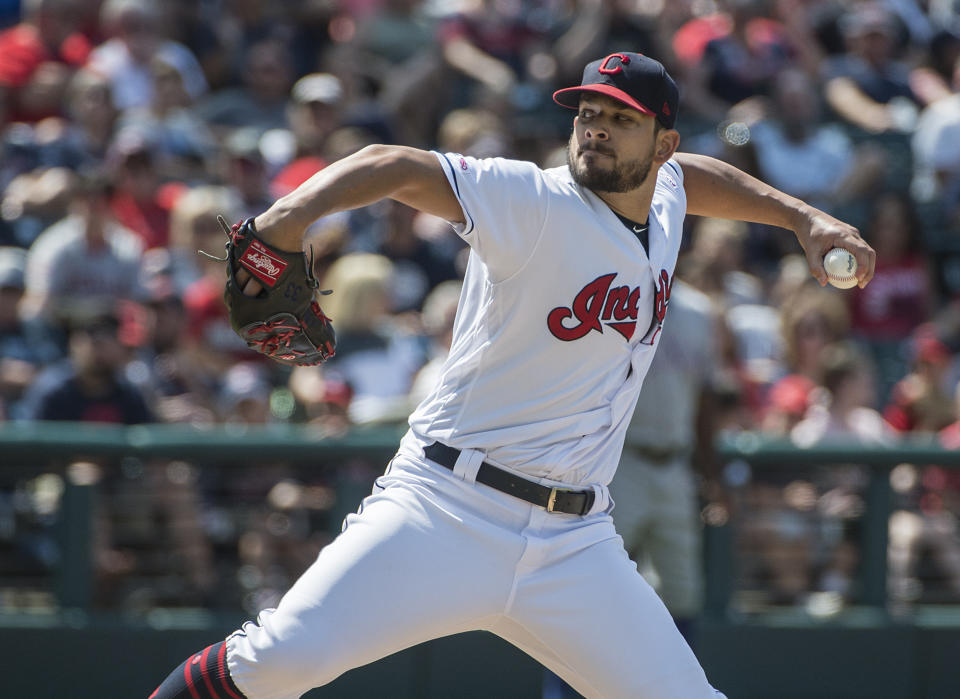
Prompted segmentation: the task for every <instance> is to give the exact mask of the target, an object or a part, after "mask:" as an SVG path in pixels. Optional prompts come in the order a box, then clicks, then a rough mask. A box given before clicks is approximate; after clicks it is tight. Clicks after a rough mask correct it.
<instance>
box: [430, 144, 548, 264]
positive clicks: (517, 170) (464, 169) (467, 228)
mask: <svg viewBox="0 0 960 699" xmlns="http://www.w3.org/2000/svg"><path fill="white" fill-rule="evenodd" d="M436 156H437V158H438V159H439V161H440V165H441V167H442V168H443V172H444V174H445V175H446V176H447V180H448V181H449V182H450V186H451V187H452V188H453V193H454V195H455V196H456V197H457V200H458V201H459V202H460V206H461V208H462V209H463V215H464V218H465V222H464V223H462V224H461V223H454V224H453V227H454V230H456V232H457V235H459V236H460V237H461V238H462V239H463V240H464V242H466V243H467V244H468V245H470V247H471V248H472V249H473V251H474V252H475V253H476V254H477V255H478V256H479V257H480V259H481V260H483V262H484V264H486V265H487V267H488V269H489V270H490V273H491V277H492V278H493V279H494V280H495V281H500V280H503V279H506V278H507V277H509V276H510V275H512V274H513V273H515V272H516V271H517V270H519V269H520V268H522V267H523V266H524V264H525V263H526V262H527V260H529V259H530V256H531V255H532V253H533V251H534V249H535V248H536V244H537V241H538V240H539V239H540V235H541V233H542V230H543V226H544V222H545V221H546V218H547V209H548V205H549V197H548V192H547V183H546V182H545V179H544V176H543V171H542V170H540V168H538V167H537V166H536V165H534V164H533V163H528V162H523V161H519V160H507V159H505V158H485V159H482V160H481V159H477V158H472V157H470V156H463V155H459V154H457V153H439V152H437V153H436Z"/></svg>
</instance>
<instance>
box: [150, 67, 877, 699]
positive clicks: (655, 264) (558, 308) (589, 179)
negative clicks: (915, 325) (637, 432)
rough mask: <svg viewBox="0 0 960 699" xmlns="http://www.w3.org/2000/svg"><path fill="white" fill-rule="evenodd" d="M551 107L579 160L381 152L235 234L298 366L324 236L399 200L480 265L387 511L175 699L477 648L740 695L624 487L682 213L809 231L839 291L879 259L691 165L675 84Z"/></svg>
mask: <svg viewBox="0 0 960 699" xmlns="http://www.w3.org/2000/svg"><path fill="white" fill-rule="evenodd" d="M554 99H555V100H556V101H557V102H558V103H559V104H561V105H563V106H565V107H569V108H571V109H572V110H574V117H573V131H572V133H571V136H570V142H569V153H568V164H567V166H565V167H559V168H554V169H549V170H542V169H540V168H538V167H537V166H535V165H533V164H531V163H528V162H518V161H514V160H506V159H502V158H491V159H484V160H478V159H474V158H471V157H465V156H462V155H459V154H456V153H435V152H426V151H421V150H417V149H414V148H406V147H402V146H370V147H367V148H364V149H363V150H361V151H359V152H358V153H356V154H354V155H352V156H349V157H347V158H344V159H342V160H340V161H338V162H336V163H334V164H333V165H331V166H329V167H327V168H326V169H324V170H322V171H320V172H318V173H317V174H315V175H314V176H313V177H312V178H310V179H309V180H307V181H306V182H305V183H304V184H302V185H301V186H300V187H299V188H298V189H297V190H295V191H294V192H292V193H291V194H289V195H287V196H285V197H283V198H281V199H279V200H278V201H277V202H276V203H275V204H274V205H273V206H271V207H270V208H269V209H268V210H267V211H265V212H264V213H262V214H261V215H259V216H257V217H256V218H255V219H252V220H251V221H249V222H247V223H245V224H242V225H238V226H235V227H234V229H233V230H232V231H231V234H230V242H229V243H228V255H227V257H228V259H229V260H230V261H229V265H230V269H229V270H228V276H229V283H228V287H229V288H228V298H229V300H230V304H231V313H233V314H235V315H236V316H237V318H236V320H235V326H236V327H237V329H238V331H240V332H241V335H243V336H244V337H245V338H246V339H247V341H248V343H250V344H251V346H252V347H254V348H256V349H258V350H259V351H262V352H264V353H265V354H267V355H269V356H272V357H274V358H276V359H278V360H280V361H286V362H291V363H316V362H319V361H323V359H324V358H325V357H327V356H329V355H330V354H331V353H332V352H335V349H336V348H335V337H334V335H333V333H332V329H331V328H330V325H331V324H330V321H329V320H327V319H326V317H325V316H323V313H322V311H321V310H320V306H319V303H318V301H317V298H318V297H317V295H316V291H317V289H316V280H313V279H309V278H307V275H306V274H305V273H304V268H305V267H306V268H309V264H305V263H304V262H303V260H299V259H297V256H300V257H302V255H301V253H300V251H301V249H302V238H303V232H304V230H305V229H306V227H307V226H308V225H309V224H310V223H311V222H313V221H314V220H316V219H317V218H319V217H321V216H326V215H329V214H331V213H333V212H337V211H343V210H346V209H353V208H357V207H362V206H366V205H368V204H372V203H373V202H376V201H379V200H381V199H384V198H390V199H393V200H396V201H399V202H403V203H405V204H408V205H410V206H412V207H414V208H416V209H419V210H421V211H425V212H428V213H431V214H435V215H437V216H441V217H443V218H445V219H446V220H448V221H450V222H451V224H452V225H453V229H454V231H455V232H456V234H457V235H459V236H460V237H461V238H462V239H463V240H464V241H465V242H466V243H467V244H469V246H470V248H471V250H470V260H469V264H468V267H467V271H466V276H465V279H464V286H463V292H462V295H461V299H460V304H459V307H458V311H457V316H456V321H455V327H454V331H453V333H454V337H453V344H452V347H451V349H450V355H449V358H448V359H447V362H446V365H445V367H444V369H443V371H442V373H441V375H440V378H439V381H438V383H437V385H436V388H435V389H434V391H433V393H431V394H430V395H429V396H427V398H425V399H424V401H423V402H422V403H421V404H420V405H419V407H418V408H417V409H416V410H415V411H414V413H413V415H411V417H410V421H409V424H410V429H409V431H408V432H407V434H406V436H405V437H404V438H403V440H402V441H401V444H400V446H399V450H398V452H397V454H396V456H395V457H394V458H393V460H392V461H391V462H390V464H389V465H388V467H387V469H386V472H385V473H384V474H383V476H381V477H380V478H378V479H377V481H376V483H375V485H374V488H373V493H372V494H371V495H370V496H369V497H367V498H366V499H365V500H364V501H363V504H362V506H361V508H360V510H359V511H358V512H357V514H355V515H351V516H349V517H347V519H346V521H345V522H344V529H343V532H342V533H341V534H340V536H338V537H337V539H336V540H335V541H334V542H333V543H331V544H330V545H329V546H327V547H326V548H324V549H323V551H322V552H321V553H320V555H319V557H318V558H317V560H316V561H315V562H314V563H313V565H311V566H310V567H309V568H308V569H307V571H306V572H305V573H304V574H303V576H302V577H301V578H300V579H299V580H298V581H297V582H296V583H295V584H294V585H293V587H292V588H291V589H290V590H289V591H288V592H287V594H286V595H285V596H284V597H283V599H282V600H281V601H280V603H279V604H278V605H277V607H276V609H266V610H263V611H262V612H261V613H260V615H259V616H258V618H257V619H256V621H250V622H248V623H246V624H244V626H243V627H242V628H241V629H239V630H238V631H236V632H235V633H233V634H232V635H230V636H229V637H228V638H227V639H226V640H224V641H221V642H218V643H215V644H213V645H212V646H209V647H208V648H206V649H203V650H200V651H199V652H198V653H196V654H195V655H193V656H191V657H190V658H188V659H187V660H186V661H184V663H183V665H181V666H180V667H179V668H177V669H176V670H174V671H173V672H172V673H171V674H170V676H169V677H168V678H167V679H166V680H164V682H163V683H162V684H161V685H160V687H159V688H158V689H157V690H156V691H155V692H154V693H153V695H152V696H153V697H154V699H173V698H174V697H176V698H178V699H181V698H182V699H191V698H192V699H197V698H198V697H205V698H209V697H221V698H224V697H230V698H231V699H237V698H238V697H245V698H247V699H281V698H291V699H292V698H294V697H299V696H301V695H302V694H303V693H305V692H307V691H308V690H309V689H311V688H312V687H317V686H320V685H324V684H326V683H328V682H330V681H331V680H333V679H334V678H336V677H337V676H338V675H340V674H342V673H343V672H345V671H347V670H349V669H351V668H355V667H358V666H360V665H364V664H366V663H370V662H373V661H375V660H377V659H378V658H382V657H384V656H386V655H389V654H391V653H394V652H396V651H399V650H401V649H403V648H406V647H409V646H412V645H415V644H418V643H422V642H424V641H427V640H429V639H433V638H438V637H440V636H446V635H448V634H455V633H460V632H463V631H469V630H477V629H483V630H487V631H491V632H493V633H495V634H498V635H499V636H501V637H502V638H504V639H506V640H508V641H509V642H511V643H513V644H514V645H516V646H517V647H519V648H520V649H522V650H523V651H525V652H526V653H528V654H530V655H531V656H533V657H534V658H536V659H537V660H538V661H540V662H541V663H543V664H544V665H546V666H547V667H548V668H550V669H551V670H553V671H554V672H555V673H557V674H558V675H560V676H561V677H562V678H563V679H565V680H566V681H567V682H568V683H569V684H570V685H572V686H573V687H574V688H575V689H577V690H578V691H579V692H581V693H582V694H584V695H586V696H587V697H597V698H600V697H602V698H604V699H638V698H642V699H667V698H670V699H674V698H676V697H683V698H684V699H707V698H714V697H717V696H722V695H720V694H719V692H717V691H716V690H715V689H713V688H712V687H711V686H710V684H709V682H708V681H707V678H706V677H705V676H704V672H703V670H702V669H701V667H700V665H699V663H698V662H697V659H696V657H695V656H694V654H693V653H692V652H691V650H690V648H689V646H688V645H687V643H686V642H685V641H684V639H683V637H682V636H681V635H680V633H679V632H678V631H677V629H676V627H675V626H674V624H673V622H672V620H671V618H670V614H669V613H668V612H667V610H666V608H665V607H664V606H663V604H662V602H661V601H660V600H659V599H658V597H657V595H656V593H655V592H654V591H653V589H651V588H650V586H649V585H647V584H646V583H645V582H644V580H643V579H642V577H641V576H640V575H639V573H638V572H637V569H636V566H635V565H634V564H633V562H631V561H630V559H629V558H628V556H627V554H626V551H625V550H624V547H623V543H622V540H621V539H620V537H619V536H617V534H616V532H615V531H614V526H613V521H612V518H611V514H610V512H611V509H612V507H613V503H612V501H611V498H610V494H609V491H608V489H607V484H608V483H609V482H610V480H611V478H612V476H613V473H614V470H615V468H616V466H617V463H618V461H619V458H620V451H621V447H622V445H623V441H624V434H625V431H626V428H627V425H628V423H629V420H630V416H631V414H632V413H633V408H634V404H635V402H636V399H637V395H638V392H639V390H640V385H641V383H642V382H643V378H644V375H645V374H646V373H647V369H648V367H649V366H650V360H651V359H652V357H653V355H654V352H655V351H656V348H657V344H658V341H659V337H660V330H661V327H662V325H663V323H664V321H665V319H666V317H667V310H668V304H669V301H670V290H671V283H672V281H673V272H674V265H675V263H676V259H677V253H678V250H679V248H680V239H681V231H682V227H683V219H684V215H685V214H686V213H687V212H689V213H692V214H698V215H706V216H714V217H721V218H737V219H743V220H749V221H757V222H761V223H767V224H772V225H777V226H781V227H783V228H787V229H789V230H791V231H793V232H794V233H795V234H796V236H797V238H798V240H799V242H800V244H801V245H802V246H803V247H804V249H805V250H806V253H807V259H808V260H809V264H810V270H811V272H812V274H813V275H814V276H815V277H816V278H817V279H819V280H820V281H821V282H825V276H824V271H823V266H822V258H823V253H824V252H826V251H827V250H829V249H830V248H832V247H835V246H839V247H844V248H846V249H848V250H850V251H851V252H853V254H854V255H856V257H857V260H858V262H859V271H858V275H859V276H858V281H859V283H860V284H861V285H863V284H866V283H867V281H868V280H869V279H870V276H871V275H872V270H873V264H874V263H873V251H872V250H871V249H870V248H869V247H868V246H867V245H866V244H865V243H864V242H863V241H862V240H861V238H860V236H859V234H858V232H857V231H856V229H854V228H852V227H851V226H849V225H846V224H845V223H842V222H840V221H838V220H836V219H834V218H832V217H831V216H828V215H827V214H825V213H823V212H821V211H819V210H816V209H814V208H812V207H810V206H809V205H807V204H805V203H803V202H801V201H799V200H797V199H794V198H792V197H789V196H787V195H785V194H783V193H782V192H779V191H777V190H775V189H773V188H771V187H769V186H767V185H764V184H763V183H761V182H759V181H757V180H755V179H753V178H751V177H749V176H747V175H746V174H744V173H742V172H740V171H739V170H736V169H734V168H732V167H730V166H728V165H725V164H724V163H722V162H719V161H717V160H713V159H711V158H707V157H699V156H694V155H682V154H679V153H677V146H678V143H679V135H678V133H677V131H676V130H675V129H674V123H675V120H676V116H677V106H678V92H677V87H676V85H675V83H674V81H673V80H672V79H671V78H670V76H669V75H668V74H667V73H666V71H665V70H664V68H663V66H662V65H661V64H660V63H658V62H657V61H655V60H652V59H650V58H648V57H646V56H643V55H640V54H636V53H627V52H623V53H615V54H611V55H609V56H606V57H604V58H601V59H600V60H597V61H594V62H592V63H590V64H588V65H587V66H586V68H585V70H584V73H583V81H582V83H581V84H580V85H579V86H576V87H570V88H566V89H562V90H559V91H558V92H556V93H555V95H554ZM250 250H253V251H254V257H251V256H250V255H249V254H248V253H249V251H250ZM264 256H266V258H265V257H264ZM264 259H267V260H268V261H269V262H270V263H271V264H270V265H269V267H270V269H267V267H268V265H266V264H264ZM291 297H292V298H291Z"/></svg>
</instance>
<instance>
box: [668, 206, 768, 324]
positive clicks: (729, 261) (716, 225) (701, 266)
mask: <svg viewBox="0 0 960 699" xmlns="http://www.w3.org/2000/svg"><path fill="white" fill-rule="evenodd" d="M692 238H693V241H692V243H691V249H690V253H689V259H688V260H687V261H686V263H685V265H686V273H687V275H688V277H689V278H690V279H691V281H692V283H693V284H694V286H696V287H697V288H698V289H700V290H701V291H703V292H704V293H705V294H707V295H708V296H711V297H712V298H713V299H714V301H715V302H716V303H718V304H720V306H721V307H722V308H724V309H729V308H733V307H734V306H738V305H740V304H756V303H760V301H761V300H762V299H763V287H762V284H761V283H760V280H759V279H757V277H755V276H754V275H753V274H751V273H749V272H747V271H746V270H745V269H744V245H745V242H746V238H747V226H746V224H743V223H741V222H738V221H727V220H725V219H711V218H704V219H700V220H699V221H697V223H696V224H695V226H694V229H693V236H692Z"/></svg>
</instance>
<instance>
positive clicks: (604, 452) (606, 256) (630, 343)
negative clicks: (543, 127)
mask: <svg viewBox="0 0 960 699" xmlns="http://www.w3.org/2000/svg"><path fill="white" fill-rule="evenodd" d="M437 157H438V158H439V160H440V163H441V165H442V167H443V169H444V172H445V173H446V175H447V178H448V180H449V182H450V185H451V187H452V188H453V191H454V193H455V194H456V196H457V199H458V200H459V201H460V204H461V206H462V208H463V213H464V216H465V218H466V222H465V223H464V224H459V225H456V226H455V229H456V231H457V233H458V234H459V235H460V237H461V238H462V239H463V240H465V241H466V242H467V243H468V244H469V245H470V247H471V251H470V260H469V263H468V266H467V272H466V277H465V280H464V288H463V293H462V295H461V299H460V305H459V308H458V310H457V317H456V323H455V326H454V338H453V345H452V347H451V350H450V356H449V358H448V360H447V362H446V365H445V366H444V369H443V372H442V374H441V377H440V381H439V383H438V385H437V387H436V390H435V391H434V392H433V393H432V394H431V395H429V396H428V397H427V398H426V399H425V400H424V401H423V402H422V403H421V404H420V406H419V407H418V408H417V409H416V411H415V412H414V413H413V415H412V416H411V417H410V427H411V432H410V433H408V435H407V437H406V438H405V440H404V447H406V448H408V449H414V448H415V447H416V452H419V447H420V446H422V445H423V444H426V443H429V442H432V441H440V442H444V443H446V444H449V445H450V446H453V447H456V448H459V449H476V450H480V451H483V452H485V453H486V455H487V459H488V460H489V461H490V462H492V463H494V464H497V465H501V466H506V467H508V468H510V469H513V470H515V471H519V472H521V473H524V474H528V475H530V476H533V477H537V478H549V479H553V480H557V481H562V482H565V483H571V484H586V483H593V484H601V485H605V484H607V483H608V482H609V481H610V479H611V478H612V476H613V473H614V471H615V470H616V466H617V463H618V460H619V457H620V451H621V448H622V445H623V438H624V432H625V430H626V427H627V424H628V422H629V418H630V415H631V414H632V412H633V408H634V405H635V402H636V398H637V394H638V392H639V390H640V385H641V383H642V381H643V377H644V376H645V375H646V373H647V369H648V368H649V365H650V360H651V359H652V358H653V353H654V349H655V347H656V343H657V339H658V335H659V328H660V325H661V323H662V321H663V318H664V314H665V312H666V306H667V302H668V300H669V295H670V284H671V281H672V279H673V271H674V266H675V264H676V260H677V254H678V252H679V248H680V241H681V237H682V226H683V218H684V215H685V212H686V196H685V193H684V189H683V174H682V170H681V168H680V166H679V165H678V164H677V163H676V162H674V161H669V162H668V163H667V164H666V165H664V166H663V167H661V168H660V170H659V175H658V178H657V184H656V189H655V193H654V197H653V204H652V206H651V209H650V216H649V224H650V226H649V247H650V250H649V257H648V253H647V251H645V250H644V248H643V245H642V244H641V243H640V242H639V240H638V239H637V237H636V235H635V234H634V233H633V232H632V231H630V230H629V229H628V228H627V227H626V226H625V225H624V224H623V222H622V221H621V220H620V219H619V218H618V217H617V216H616V214H614V213H613V211H612V210H611V209H610V208H609V207H608V206H607V205H606V204H605V203H604V202H603V201H602V200H601V199H600V198H599V197H597V196H596V195H595V194H594V193H593V192H591V191H590V190H588V189H585V188H582V187H580V186H578V185H577V184H576V183H575V182H574V181H573V179H572V177H571V175H570V172H569V169H568V168H567V167H560V168H553V169H550V170H541V169H540V168H538V167H537V166H536V165H534V164H532V163H529V162H519V161H514V160H506V159H502V158H491V159H485V160H477V159H475V158H470V157H464V156H460V155H457V154H453V153H448V154H439V153H438V154H437Z"/></svg>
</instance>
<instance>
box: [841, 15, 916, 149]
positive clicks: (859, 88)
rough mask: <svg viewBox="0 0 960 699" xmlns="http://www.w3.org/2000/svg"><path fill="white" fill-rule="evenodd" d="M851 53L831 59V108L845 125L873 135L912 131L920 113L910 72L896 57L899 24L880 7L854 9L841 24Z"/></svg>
mask: <svg viewBox="0 0 960 699" xmlns="http://www.w3.org/2000/svg"><path fill="white" fill-rule="evenodd" d="M840 26H841V29H842V31H843V36H844V39H845V41H846V46H847V53H845V54H843V55H841V56H836V57H833V58H829V59H827V61H826V62H825V64H824V70H823V79H824V81H825V90H826V98H827V103H828V104H829V105H830V107H831V109H832V110H833V111H834V113H835V114H836V115H837V116H838V117H839V118H841V119H842V120H843V121H845V122H847V123H849V124H851V125H853V126H855V127H857V128H859V129H862V130H863V131H865V132H868V133H872V134H882V133H884V132H888V131H895V132H897V131H899V132H909V131H911V130H912V129H913V127H914V125H915V122H916V117H917V109H916V104H915V102H914V95H913V92H912V90H911V89H910V71H909V69H908V68H907V66H906V64H905V63H903V62H901V61H899V60H898V59H897V58H896V48H897V44H896V41H897V25H896V24H895V20H894V18H893V17H892V16H891V15H890V13H889V12H888V11H887V10H886V9H884V7H883V5H881V4H880V3H879V2H873V1H872V0H871V1H870V2H863V3H859V4H857V5H855V6H853V7H851V8H850V9H849V10H848V11H847V12H846V14H844V16H843V17H841V19H840Z"/></svg>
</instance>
